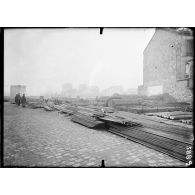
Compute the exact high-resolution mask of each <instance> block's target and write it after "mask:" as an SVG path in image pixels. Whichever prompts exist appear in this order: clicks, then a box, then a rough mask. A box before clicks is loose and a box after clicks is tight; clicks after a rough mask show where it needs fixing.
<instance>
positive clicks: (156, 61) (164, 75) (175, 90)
mask: <svg viewBox="0 0 195 195" xmlns="http://www.w3.org/2000/svg"><path fill="white" fill-rule="evenodd" d="M193 49H194V48H193V32H192V31H191V30H190V29H184V28H157V29H156V31H155V33H154V35H153V37H152V39H151V40H150V42H149V44H148V45H147V47H146V48H145V50H144V53H143V85H142V86H139V87H138V93H139V94H140V95H148V96H150V95H158V94H163V93H168V94H169V95H171V96H173V97H174V98H175V99H176V100H177V101H178V102H183V101H185V102H191V101H192V95H193V93H192V83H193V82H192V79H193V71H192V69H193V54H194V51H193Z"/></svg>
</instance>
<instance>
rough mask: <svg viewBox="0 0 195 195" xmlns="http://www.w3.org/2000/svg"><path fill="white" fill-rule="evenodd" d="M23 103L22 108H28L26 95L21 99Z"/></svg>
mask: <svg viewBox="0 0 195 195" xmlns="http://www.w3.org/2000/svg"><path fill="white" fill-rule="evenodd" d="M21 103H22V107H26V97H25V94H23V96H22V98H21Z"/></svg>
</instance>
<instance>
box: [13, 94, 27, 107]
mask: <svg viewBox="0 0 195 195" xmlns="http://www.w3.org/2000/svg"><path fill="white" fill-rule="evenodd" d="M15 102H16V104H17V105H18V106H20V104H22V106H23V107H25V106H26V97H25V94H23V95H22V97H21V96H20V93H17V94H16V96H15Z"/></svg>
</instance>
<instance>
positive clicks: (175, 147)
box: [107, 112, 194, 161]
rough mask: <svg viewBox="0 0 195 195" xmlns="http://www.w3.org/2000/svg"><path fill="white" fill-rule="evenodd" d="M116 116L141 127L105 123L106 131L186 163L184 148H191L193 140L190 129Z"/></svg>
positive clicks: (136, 117) (132, 115)
mask: <svg viewBox="0 0 195 195" xmlns="http://www.w3.org/2000/svg"><path fill="white" fill-rule="evenodd" d="M118 116H121V117H124V118H125V116H126V118H128V119H129V120H130V121H134V122H138V121H139V123H140V124H141V125H142V126H133V127H130V126H124V125H120V124H114V123H112V122H107V126H108V127H109V129H108V131H110V132H112V133H115V134H118V135H120V136H123V137H126V138H128V139H130V140H132V141H135V142H138V143H140V144H143V145H145V146H148V147H150V148H153V149H155V150H158V151H160V152H162V153H165V154H168V155H170V156H172V157H174V158H178V159H180V160H182V161H186V146H192V144H193V140H194V136H193V130H192V129H189V128H184V127H179V126H174V125H170V124H162V123H159V122H157V121H153V120H150V119H149V118H148V117H143V116H140V115H137V114H132V113H131V114H129V113H124V112H123V113H118ZM127 116H128V117H127Z"/></svg>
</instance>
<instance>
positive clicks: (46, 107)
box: [43, 105, 53, 111]
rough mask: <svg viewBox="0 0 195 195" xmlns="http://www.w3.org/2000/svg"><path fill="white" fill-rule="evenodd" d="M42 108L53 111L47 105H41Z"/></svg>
mask: <svg viewBox="0 0 195 195" xmlns="http://www.w3.org/2000/svg"><path fill="white" fill-rule="evenodd" d="M43 108H44V109H45V110H46V111H53V109H52V108H51V107H49V106H46V105H45V106H43Z"/></svg>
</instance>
